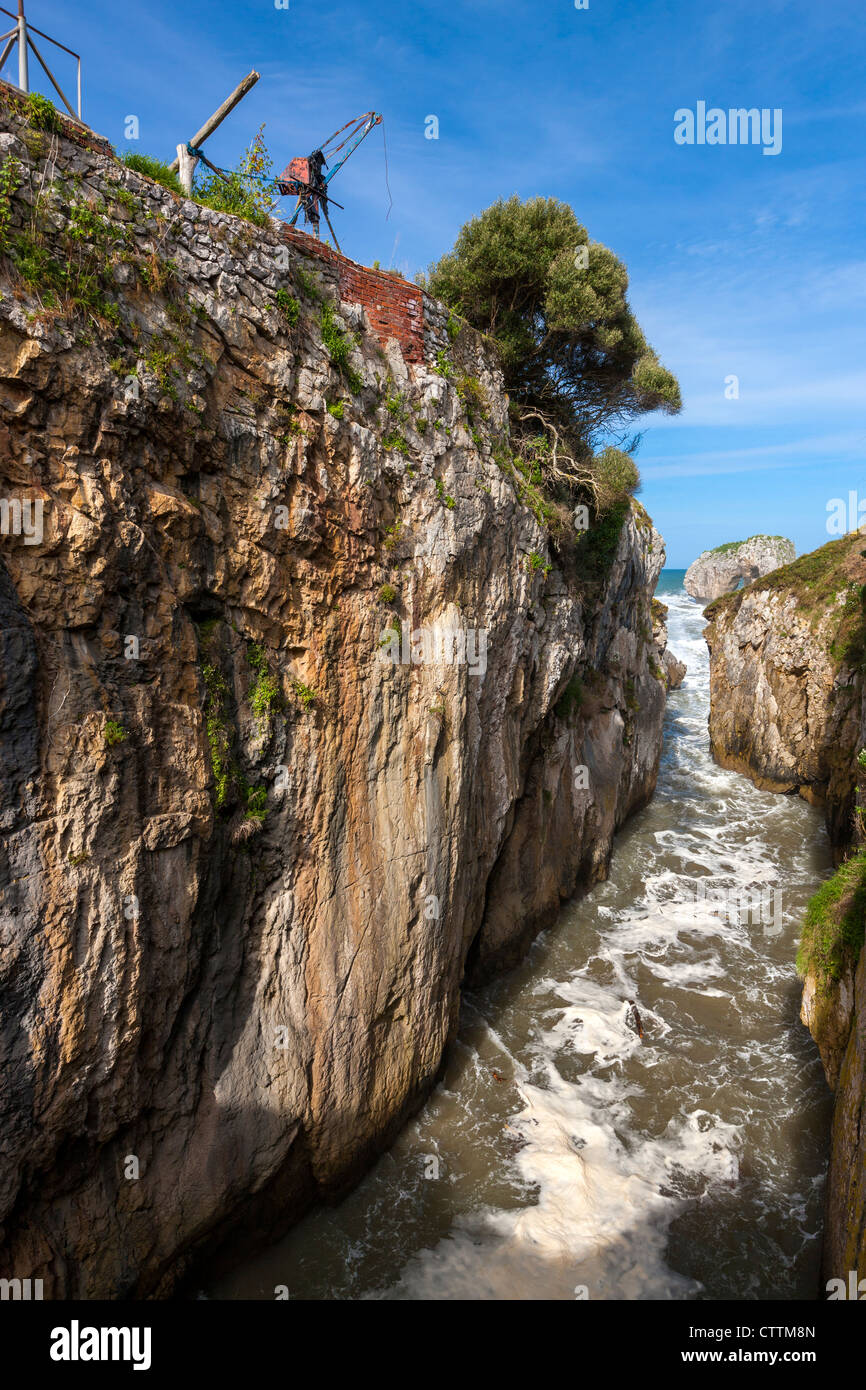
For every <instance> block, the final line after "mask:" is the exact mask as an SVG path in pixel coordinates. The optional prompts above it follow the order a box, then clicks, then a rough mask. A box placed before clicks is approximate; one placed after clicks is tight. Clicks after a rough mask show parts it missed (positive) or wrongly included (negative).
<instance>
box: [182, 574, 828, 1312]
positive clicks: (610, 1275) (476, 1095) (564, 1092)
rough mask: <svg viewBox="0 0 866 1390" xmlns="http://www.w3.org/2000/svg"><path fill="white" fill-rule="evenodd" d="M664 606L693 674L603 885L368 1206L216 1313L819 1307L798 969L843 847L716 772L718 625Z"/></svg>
mask: <svg viewBox="0 0 866 1390" xmlns="http://www.w3.org/2000/svg"><path fill="white" fill-rule="evenodd" d="M665 590H672V592H665ZM659 596H660V597H661V598H662V599H663V601H664V602H666V603H667V604H668V605H669V609H670V612H669V617H668V630H669V641H670V646H671V649H672V650H673V651H674V652H675V653H676V654H677V656H678V657H680V658H681V659H682V660H684V661H685V662H686V664H687V666H688V675H687V676H686V679H685V683H684V685H683V687H682V688H681V689H680V690H679V691H675V692H673V693H672V695H671V696H670V699H669V702H668V710H667V717H666V727H665V743H664V751H663V757H662V766H661V771H660V776H659V784H658V789H657V792H656V796H655V798H654V800H653V802H652V803H651V804H650V806H648V807H647V808H646V809H645V810H644V811H642V812H641V813H640V814H639V815H637V816H636V817H634V819H633V820H632V821H631V822H630V823H629V824H628V826H627V827H626V828H625V829H624V830H623V831H622V832H621V834H620V836H619V837H618V839H617V843H616V847H615V851H614V857H613V862H612V865H611V875H610V878H609V879H608V881H607V882H605V883H603V884H599V885H598V886H597V887H595V888H594V889H592V890H591V891H590V892H589V893H587V894H586V895H585V896H583V897H582V898H580V899H578V900H576V901H574V902H573V903H571V904H569V905H568V906H567V907H566V908H565V909H564V911H563V912H562V914H561V917H560V920H559V922H558V923H557V925H556V926H555V927H554V928H552V929H551V930H550V931H548V932H546V933H544V934H543V936H542V937H540V938H539V939H538V941H537V942H536V943H535V945H534V947H533V949H532V951H531V952H530V954H529V956H528V957H527V959H526V960H525V961H524V962H523V964H522V965H521V966H520V967H518V969H517V970H515V971H513V972H511V973H510V974H509V975H507V976H505V977H503V978H502V979H500V980H497V981H496V982H495V983H494V984H493V985H491V986H490V987H489V988H487V989H485V990H484V991H482V992H480V993H478V994H475V995H472V996H470V997H468V998H467V1000H466V1002H465V1006H464V1010H463V1017H462V1024H461V1029H460V1033H459V1037H458V1039H457V1042H456V1044H455V1046H454V1048H453V1050H452V1054H451V1057H450V1059H449V1062H448V1066H447V1069H446V1074H445V1077H444V1080H443V1081H442V1083H441V1084H440V1086H439V1087H438V1088H437V1090H436V1091H435V1093H434V1094H433V1096H432V1097H431V1098H430V1100H429V1102H428V1103H427V1105H426V1106H425V1107H424V1109H423V1111H422V1112H421V1113H420V1114H419V1115H418V1116H417V1117H416V1119H415V1120H414V1121H413V1122H412V1123H411V1124H410V1125H409V1126H408V1127H407V1128H406V1129H405V1130H404V1132H403V1134H402V1135H401V1136H400V1138H399V1140H398V1141H397V1143H396V1144H395V1146H394V1147H393V1149H392V1150H391V1151H390V1152H389V1153H388V1154H386V1155H385V1156H384V1157H383V1158H382V1159H381V1160H380V1162H379V1163H378V1165H377V1166H376V1168H375V1169H374V1170H373V1171H372V1172H371V1173H370V1174H369V1175H368V1176H367V1178H366V1179H365V1180H364V1181H363V1183H362V1184H361V1185H360V1186H359V1187H358V1188H357V1189H356V1191H355V1192H354V1193H352V1195H351V1196H350V1197H349V1198H348V1199H347V1200H346V1201H345V1202H344V1203H343V1204H342V1205H341V1206H340V1207H338V1208H334V1209H329V1210H322V1211H317V1212H314V1213H312V1214H311V1215H310V1216H309V1217H308V1218H307V1219H306V1220H304V1221H303V1222H302V1223H301V1224H300V1225H299V1226H298V1227H296V1228H295V1230H294V1231H293V1232H292V1233H291V1234H290V1236H289V1237H288V1238H287V1239H285V1240H284V1241H282V1242H280V1243H279V1244H278V1245H276V1246H274V1247H272V1248H271V1249H269V1250H267V1251H265V1252H264V1253H263V1254H261V1255H259V1256H258V1257H256V1258H255V1259H254V1260H248V1261H246V1262H244V1264H243V1265H241V1266H240V1267H239V1268H238V1269H236V1270H235V1271H234V1272H233V1273H232V1274H231V1275H229V1276H228V1277H226V1278H225V1279H223V1280H222V1281H220V1283H219V1284H217V1285H216V1286H215V1287H213V1288H212V1289H210V1290H209V1291H208V1292H209V1294H210V1296H212V1297H222V1298H273V1296H274V1289H275V1287H276V1286H277V1285H286V1286H288V1289H289V1294H290V1296H291V1297H294V1298H313V1299H327V1298H339V1299H354V1298H385V1299H543V1298H554V1299H573V1298H575V1297H584V1296H586V1297H588V1298H589V1299H690V1298H691V1299H695V1298H697V1299H713V1298H723V1299H752V1298H786V1299H809V1298H814V1297H815V1296H816V1295H817V1289H818V1266H819V1256H820V1235H821V1204H822V1195H823V1194H822V1187H823V1175H824V1171H825V1167H826V1156H827V1143H828V1137H829V1115H830V1097H829V1093H828V1091H827V1088H826V1085H825V1083H824V1079H823V1073H822V1070H821V1066H820V1062H819V1060H818V1056H817V1052H816V1049H815V1047H814V1045H813V1043H812V1041H811V1039H810V1037H809V1035H808V1033H807V1032H806V1030H805V1029H804V1028H803V1027H802V1025H801V1024H800V1022H799V1019H798V1009H799V985H798V982H797V978H796V974H795V971H794V965H793V961H794V956H795V953H796V944H797V939H798V935H799V923H800V920H801V917H802V912H803V908H804V907H805V904H806V902H807V901H808V899H809V897H810V896H811V894H812V893H813V892H814V890H815V888H816V886H817V884H818V883H819V882H820V880H821V879H822V878H823V877H825V876H826V874H827V873H828V872H829V871H830V853H829V847H828V844H827V841H826V836H825V833H824V830H823V825H822V818H821V815H820V813H819V812H818V811H816V810H815V809H814V808H812V807H810V806H807V805H806V804H805V803H804V802H802V801H799V800H797V799H795V798H792V797H781V796H774V795H773V794H772V793H769V792H760V791H758V790H757V789H756V788H755V787H753V786H752V784H751V783H750V782H749V781H747V780H746V779H745V778H743V777H740V776H738V775H737V774H735V773H731V772H726V771H724V770H723V769H721V768H719V767H717V766H716V765H715V764H714V763H713V761H712V759H711V758H710V754H709V742H708V736H707V717H708V713H709V666H708V658H707V650H706V645H705V643H704V640H703V638H702V636H701V633H702V630H703V626H704V624H703V620H702V617H701V608H700V606H699V605H698V604H696V603H695V602H694V601H693V600H692V599H690V598H689V597H688V596H687V595H686V594H685V593H684V591H683V590H682V588H681V573H677V574H670V573H669V574H668V575H663V576H662V583H661V584H660V586H659ZM629 1001H634V1005H635V1006H636V1008H637V1011H638V1013H639V1016H640V1020H641V1023H642V1027H643V1038H642V1039H641V1038H640V1037H638V1035H637V1033H636V1032H635V1031H634V1026H633V1025H634V1015H633V1013H632V1014H631V1015H630V1002H629Z"/></svg>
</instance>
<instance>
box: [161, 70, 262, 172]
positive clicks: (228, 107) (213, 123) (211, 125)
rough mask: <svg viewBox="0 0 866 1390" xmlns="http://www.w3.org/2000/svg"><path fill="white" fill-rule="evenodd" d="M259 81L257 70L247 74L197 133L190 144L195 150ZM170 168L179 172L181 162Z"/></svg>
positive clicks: (176, 161)
mask: <svg viewBox="0 0 866 1390" xmlns="http://www.w3.org/2000/svg"><path fill="white" fill-rule="evenodd" d="M258 80H259V74H258V73H257V72H256V71H255V70H253V71H252V72H250V73H247V75H246V77H245V78H244V80H243V82H239V83H238V85H237V87H235V89H234V91H233V92H232V94H231V96H230V97H226V99H225V101H224V102H223V104H222V106H220V107H219V108H218V109H217V110H216V111H214V113H213V115H212V116H211V118H210V120H208V121H205V123H204V125H203V126H202V128H201V130H197V131H196V133H195V135H194V136H193V137H192V139H191V140H190V142H189V143H190V144H191V145H192V146H193V148H194V149H197V148H198V146H199V145H201V144H202V143H203V142H204V141H205V140H206V139H207V138H208V136H209V135H213V133H214V131H215V130H216V128H217V126H218V125H221V124H222V122H223V121H224V120H225V118H226V116H227V115H228V114H229V112H230V111H234V109H235V107H236V106H237V104H238V102H239V101H240V100H241V99H242V98H243V97H245V96H246V94H247V92H249V91H250V90H251V89H252V88H253V87H254V86H255V85H256V83H257V82H258ZM169 168H170V169H173V170H174V171H175V172H177V171H178V170H179V168H180V163H179V161H178V160H177V159H175V160H173V161H172V163H171V164H170V165H169Z"/></svg>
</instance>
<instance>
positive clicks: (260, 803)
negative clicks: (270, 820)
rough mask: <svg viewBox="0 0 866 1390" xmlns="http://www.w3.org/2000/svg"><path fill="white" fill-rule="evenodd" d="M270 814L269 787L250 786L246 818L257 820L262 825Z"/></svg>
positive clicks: (245, 812)
mask: <svg viewBox="0 0 866 1390" xmlns="http://www.w3.org/2000/svg"><path fill="white" fill-rule="evenodd" d="M267 814H268V789H267V787H262V786H259V787H249V788H248V789H247V804H246V810H245V811H244V817H245V819H246V820H257V821H258V822H259V824H260V825H263V824H264V821H265V817H266V816H267Z"/></svg>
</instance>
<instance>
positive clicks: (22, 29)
mask: <svg viewBox="0 0 866 1390" xmlns="http://www.w3.org/2000/svg"><path fill="white" fill-rule="evenodd" d="M18 86H19V87H20V88H21V90H22V92H29V91H30V76H29V73H28V71H27V21H26V19H25V18H24V0H18Z"/></svg>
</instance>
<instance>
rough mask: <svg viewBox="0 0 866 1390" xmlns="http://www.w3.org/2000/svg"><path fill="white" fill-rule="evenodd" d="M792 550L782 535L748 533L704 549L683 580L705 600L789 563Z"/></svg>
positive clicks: (698, 596) (689, 590) (707, 600)
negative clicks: (752, 534) (741, 539)
mask: <svg viewBox="0 0 866 1390" xmlns="http://www.w3.org/2000/svg"><path fill="white" fill-rule="evenodd" d="M796 554H797V552H796V550H795V549H794V545H793V543H792V542H791V541H789V540H786V539H785V537H784V536H750V537H749V539H748V540H747V541H738V542H731V543H730V544H728V545H720V546H717V548H716V549H715V550H704V551H703V552H702V553H701V554H700V555H699V556H698V558H697V560H693V561H692V563H691V564H690V565H689V567H688V569H687V570H686V576H685V579H684V580H683V584H684V586H685V590H686V593H687V594H691V596H692V598H696V599H700V600H701V601H702V602H703V603H709V602H711V601H712V600H713V599H716V598H720V597H721V595H722V594H727V593H730V592H732V591H733V590H735V589H737V588H739V587H741V586H742V585H745V584H751V583H752V581H753V580H755V579H760V578H761V577H762V576H763V575H765V574H770V572H771V571H772V570H774V569H778V567H779V566H780V565H787V564H790V562H791V561H792V560H793V559H794V557H795V556H796Z"/></svg>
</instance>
